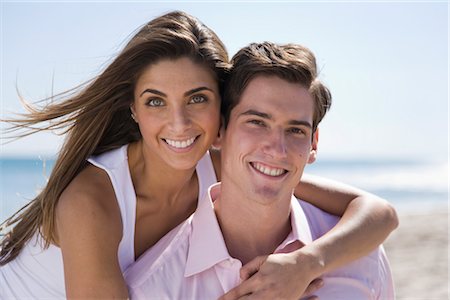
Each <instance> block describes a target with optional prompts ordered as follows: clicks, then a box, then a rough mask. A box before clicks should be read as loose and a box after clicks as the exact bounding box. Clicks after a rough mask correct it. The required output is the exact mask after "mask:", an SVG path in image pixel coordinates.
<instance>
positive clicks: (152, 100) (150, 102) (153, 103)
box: [147, 98, 164, 106]
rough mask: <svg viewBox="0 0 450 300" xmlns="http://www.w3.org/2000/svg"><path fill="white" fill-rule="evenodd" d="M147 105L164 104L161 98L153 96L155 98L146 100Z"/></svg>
mask: <svg viewBox="0 0 450 300" xmlns="http://www.w3.org/2000/svg"><path fill="white" fill-rule="evenodd" d="M147 105H148V106H163V105H164V101H163V100H162V99H159V98H155V99H150V100H149V101H148V102H147Z"/></svg>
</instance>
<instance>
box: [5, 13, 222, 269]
mask: <svg viewBox="0 0 450 300" xmlns="http://www.w3.org/2000/svg"><path fill="white" fill-rule="evenodd" d="M179 57H189V58H191V59H192V60H193V61H194V62H197V63H201V64H203V65H205V66H207V67H209V69H210V70H211V71H212V73H213V74H215V76H216V77H217V78H216V79H217V80H218V82H219V88H220V90H222V82H223V78H224V76H225V74H226V73H227V70H228V68H229V65H228V54H227V51H226V49H225V46H224V45H223V43H222V42H221V41H220V39H219V38H218V37H217V35H216V34H215V33H214V32H213V31H212V30H211V29H209V28H208V27H207V26H205V25H204V24H203V23H201V22H200V21H199V20H198V19H196V18H195V17H192V16H190V15H188V14H186V13H184V12H179V11H174V12H170V13H168V14H165V15H163V16H161V17H158V18H156V19H154V20H152V21H150V22H149V23H148V24H146V25H144V26H143V27H142V28H141V29H140V30H139V31H138V33H137V34H136V35H135V36H133V37H132V38H131V40H130V41H129V42H128V44H127V45H126V46H125V48H124V49H123V50H122V51H121V53H120V54H119V55H118V56H117V57H116V58H115V59H114V60H113V61H112V63H111V64H110V65H109V66H107V67H106V69H105V70H104V71H103V72H102V73H101V74H100V75H98V76H97V77H96V78H93V79H92V80H90V81H89V82H88V83H86V84H85V85H82V86H81V90H79V92H78V93H76V94H74V91H75V92H76V91H77V89H74V90H69V91H67V92H64V93H62V94H59V95H57V96H56V98H57V99H56V101H52V102H48V104H47V105H45V106H43V107H35V106H31V105H29V104H26V103H25V106H26V108H27V110H28V113H26V114H22V115H20V117H19V118H17V119H12V120H3V121H6V122H9V123H10V124H11V125H12V126H11V128H10V131H11V132H15V131H16V130H25V133H24V134H21V135H20V136H26V135H29V134H32V133H35V132H40V131H44V130H63V131H64V133H66V134H67V136H66V138H65V141H64V144H63V146H62V149H61V151H60V152H59V155H58V157H57V159H56V162H55V165H54V168H53V171H52V173H51V175H50V177H49V179H48V183H47V185H46V186H45V187H44V189H43V190H42V191H41V192H40V193H39V194H38V195H37V197H36V198H35V199H33V200H32V201H31V202H30V203H29V204H28V205H27V206H25V207H24V208H22V209H21V210H19V211H18V212H17V213H16V214H15V215H13V216H12V217H10V218H9V219H8V220H6V221H5V222H4V223H3V224H2V227H3V228H11V227H12V226H13V225H14V227H13V228H12V230H10V231H9V232H8V233H7V234H5V236H4V237H3V238H2V240H1V243H0V265H4V264H6V263H8V262H9V261H11V260H13V259H14V258H15V257H17V255H18V254H19V253H20V251H21V249H22V248H23V246H24V244H25V243H26V242H27V241H28V240H30V238H31V237H32V236H33V235H34V234H35V233H36V232H38V233H39V234H41V235H42V236H43V237H44V239H45V246H46V247H48V246H49V245H50V243H52V242H55V241H56V236H55V207H56V204H57V203H58V200H59V197H60V196H61V194H62V192H63V190H64V189H65V188H66V187H67V186H68V184H69V183H70V182H71V181H72V180H73V179H74V177H75V176H76V175H77V174H79V173H80V171H81V170H82V169H83V168H84V167H85V166H86V165H87V162H86V160H87V158H89V157H90V156H91V155H98V154H101V153H103V152H105V151H109V150H112V149H116V148H119V147H121V146H122V145H125V144H128V143H131V142H134V141H137V140H139V139H140V138H141V133H140V131H139V128H138V126H137V124H136V123H135V122H134V121H133V120H132V118H131V113H130V104H131V103H132V102H133V101H134V88H135V84H136V81H137V79H138V78H139V76H140V75H141V73H142V72H143V70H144V69H145V68H146V67H148V66H149V65H151V64H154V63H156V62H158V61H160V60H161V59H176V58H179ZM46 100H50V99H46ZM51 100H54V97H52V99H51ZM43 122H46V123H45V125H43ZM47 122H48V123H47Z"/></svg>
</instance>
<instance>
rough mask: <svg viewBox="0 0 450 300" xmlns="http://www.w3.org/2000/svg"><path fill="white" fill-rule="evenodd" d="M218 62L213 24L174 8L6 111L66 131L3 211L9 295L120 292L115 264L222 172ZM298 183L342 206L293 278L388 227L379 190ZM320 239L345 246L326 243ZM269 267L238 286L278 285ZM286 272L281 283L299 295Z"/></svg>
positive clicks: (324, 201) (21, 124)
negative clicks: (111, 52)
mask: <svg viewBox="0 0 450 300" xmlns="http://www.w3.org/2000/svg"><path fill="white" fill-rule="evenodd" d="M175 60H176V61H177V64H173V63H170V62H173V61H175ZM228 67H229V65H228V56H227V53H226V50H225V47H224V46H223V44H222V43H221V41H220V40H219V39H218V37H217V36H216V35H215V34H214V32H212V31H211V30H210V29H209V28H207V27H206V26H205V25H203V24H202V23H200V22H199V21H198V20H197V19H195V18H193V17H191V16H189V15H187V14H185V13H182V12H172V13H169V14H166V15H164V16H161V17H159V18H156V19H154V20H153V21H151V22H150V23H148V24H147V25H145V26H144V27H143V28H142V29H141V30H140V31H139V32H138V33H137V34H136V35H135V36H134V37H133V38H132V39H131V40H130V42H129V43H128V44H127V46H126V47H125V49H124V50H123V51H122V52H121V53H120V54H119V55H118V57H117V58H116V59H115V60H114V61H113V62H112V63H111V64H110V65H109V66H108V67H107V68H106V70H105V71H104V72H103V73H102V74H100V75H99V76H98V77H97V78H95V79H93V80H92V81H91V82H90V83H89V84H88V85H87V86H86V87H85V88H84V89H83V90H81V91H80V92H79V93H78V94H76V95H75V96H71V97H67V98H66V99H63V98H64V96H66V94H62V95H60V98H62V99H63V101H60V102H57V103H52V104H49V105H48V106H45V107H44V108H42V109H34V108H31V111H30V113H29V114H28V115H25V116H24V118H23V119H20V120H14V121H13V122H14V124H15V126H16V127H15V128H19V129H20V128H32V126H33V125H36V124H40V123H41V122H43V121H52V123H50V125H48V126H47V127H45V128H44V129H47V130H51V129H55V128H65V129H67V137H66V140H65V143H64V145H63V148H62V150H61V152H60V154H59V156H58V158H57V160H56V163H55V166H54V169H53V171H52V174H51V175H50V178H49V181H48V184H47V186H46V187H45V188H44V190H43V191H42V192H41V193H40V194H39V195H38V196H37V197H36V199H34V200H33V201H32V202H31V203H30V204H29V205H28V207H27V208H26V209H25V210H24V211H23V212H21V213H20V214H19V215H18V216H17V217H14V218H12V219H10V220H9V223H11V224H14V223H16V224H15V226H14V228H13V230H12V231H11V232H10V233H9V234H8V235H6V236H5V238H4V239H3V240H2V243H1V245H2V249H1V253H0V262H1V264H2V265H3V266H2V267H1V268H0V274H1V276H2V277H3V279H4V280H3V282H4V287H5V288H4V290H5V293H6V295H7V296H11V297H26V296H28V297H34V298H45V297H47V298H49V297H69V298H72V297H83V298H87V297H93V298H98V297H102V298H115V297H119V298H126V297H127V289H126V283H125V282H124V279H123V276H122V272H123V271H124V270H125V269H126V268H127V266H129V265H130V264H131V263H133V262H134V260H135V259H136V258H137V257H139V256H140V255H141V254H142V253H143V252H144V251H145V250H147V249H148V248H150V247H152V246H153V245H154V244H155V243H156V242H157V241H158V240H159V239H160V238H161V237H162V236H164V235H165V234H166V233H167V232H168V231H170V230H171V229H172V228H174V227H175V226H176V225H178V224H179V223H181V222H182V221H183V220H185V219H186V218H187V217H188V216H189V215H190V214H192V212H193V211H194V210H195V208H196V203H197V198H198V197H201V196H202V195H203V193H204V192H205V191H206V189H207V188H208V186H209V185H210V184H211V183H214V182H215V181H216V180H219V179H220V178H217V174H219V171H218V170H219V168H220V156H219V154H218V153H217V152H216V151H213V150H211V151H210V152H207V151H208V149H209V148H210V147H211V145H212V143H213V142H214V140H215V139H216V137H217V133H218V130H219V125H220V122H219V120H220V112H219V111H220V99H221V94H222V89H221V85H222V81H223V79H224V76H226V72H227V70H228ZM162 70H164V71H165V72H161V71H162ZM163 73H164V74H166V75H161V74H163ZM167 74H168V75H167ZM40 130H42V129H31V133H32V132H36V131H40ZM205 153H206V154H205ZM298 190H299V191H302V190H303V191H304V193H305V194H303V193H302V192H300V193H296V195H297V196H298V197H302V198H305V199H306V200H308V199H309V198H308V197H306V195H307V194H310V192H311V193H312V195H313V196H314V197H311V194H310V197H311V198H314V199H315V198H317V199H319V200H317V201H316V200H314V201H312V202H311V203H313V204H316V205H318V206H320V207H323V208H325V209H326V210H328V211H330V212H332V213H338V214H342V213H343V212H344V210H345V211H346V213H345V214H344V217H343V219H342V222H341V223H340V224H338V225H337V227H336V230H335V231H334V232H331V233H330V234H329V235H328V236H325V238H323V239H321V240H320V241H319V242H318V243H317V252H314V253H303V252H301V250H298V251H296V252H294V253H292V254H291V255H292V257H294V258H295V259H297V260H298V261H299V263H298V264H297V265H296V267H294V268H293V267H290V268H289V269H286V271H285V272H283V274H286V276H290V277H292V278H294V279H297V277H296V275H297V276H298V277H299V279H298V280H301V275H302V272H301V271H300V270H303V272H304V271H307V269H304V268H303V266H305V261H306V262H309V261H311V262H313V263H315V262H317V261H319V260H320V261H321V262H323V263H326V264H329V265H330V267H335V266H337V265H340V264H342V263H343V262H346V261H348V260H352V259H355V258H358V257H360V256H362V255H364V254H366V253H368V252H369V251H370V250H371V249H373V248H374V247H375V246H377V245H378V244H379V243H381V242H382V240H384V238H385V237H386V236H387V234H388V233H389V232H390V231H391V230H393V229H394V228H395V226H396V222H397V220H396V216H395V212H394V211H393V209H392V208H391V207H390V206H389V205H387V204H386V203H385V202H384V201H382V200H375V199H374V198H373V197H367V196H363V195H362V194H358V193H356V192H355V191H354V190H352V189H344V190H339V188H336V187H335V186H333V185H331V186H329V185H326V186H325V187H324V186H321V183H320V182H319V183H317V184H315V183H314V184H301V185H300V186H299V189H298ZM330 195H331V196H332V197H330ZM353 198H355V199H353ZM329 199H336V200H335V201H332V202H329V201H328V200H329ZM352 199H353V200H352ZM350 201H351V202H350ZM349 203H350V204H349ZM347 206H348V207H347ZM346 208H347V209H346ZM361 209H362V210H361ZM348 220H350V221H348ZM373 225H376V226H373ZM375 227H376V229H374V228H375ZM361 241H363V243H361ZM330 243H332V244H333V247H335V248H334V249H339V247H341V248H348V249H350V248H351V249H352V250H353V251H352V252H351V253H345V252H339V253H335V252H330V250H328V249H329V247H328V245H329V244H330ZM335 244H337V246H336V245H335ZM336 247H338V248H336ZM344 253H345V254H344ZM273 258H277V256H271V257H269V259H268V260H267V262H266V263H262V261H261V258H257V259H256V260H255V261H254V262H253V264H252V263H250V265H249V266H250V269H251V271H250V273H252V272H253V270H254V269H256V270H259V269H260V273H261V274H266V273H267V271H266V270H272V269H275V270H279V269H280V268H283V267H282V265H278V264H274V263H273ZM255 264H256V265H257V266H256V267H255ZM283 270H284V269H283ZM289 270H291V271H289ZM268 273H269V276H264V278H266V279H264V280H263V281H261V282H262V284H260V285H255V283H254V282H249V283H248V284H247V285H243V288H245V294H247V293H251V292H254V293H256V292H258V291H262V292H264V286H267V283H271V285H272V286H274V284H272V283H273V282H275V283H278V284H283V281H277V280H278V279H279V277H278V275H277V274H276V272H271V271H269V272H268ZM252 278H253V277H252ZM293 281H294V282H293V283H292V284H290V285H288V286H281V285H280V286H279V287H278V288H279V291H281V290H283V291H286V290H289V291H291V292H292V295H297V294H299V295H300V294H302V293H303V289H304V288H303V287H302V288H301V289H300V290H299V288H298V286H299V284H298V282H296V280H293ZM284 285H287V284H285V283H284ZM307 285H308V282H307V283H304V284H303V285H301V286H307ZM64 287H65V288H64ZM239 293H240V292H239V291H238V294H236V296H239ZM264 295H268V294H264V293H263V294H262V296H264Z"/></svg>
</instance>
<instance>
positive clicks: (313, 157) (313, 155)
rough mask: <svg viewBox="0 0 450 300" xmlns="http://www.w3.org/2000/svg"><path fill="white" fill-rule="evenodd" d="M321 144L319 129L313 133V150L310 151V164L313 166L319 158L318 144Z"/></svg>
mask: <svg viewBox="0 0 450 300" xmlns="http://www.w3.org/2000/svg"><path fill="white" fill-rule="evenodd" d="M318 143H319V128H316V131H315V132H314V133H313V136H312V141H311V150H310V151H309V158H308V164H312V163H313V162H315V161H316V156H317V144H318Z"/></svg>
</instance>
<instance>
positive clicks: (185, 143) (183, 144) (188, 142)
mask: <svg viewBox="0 0 450 300" xmlns="http://www.w3.org/2000/svg"><path fill="white" fill-rule="evenodd" d="M165 141H166V143H167V144H169V145H170V146H172V147H175V148H179V149H183V148H186V147H189V146H190V145H192V143H193V142H194V141H195V137H193V138H190V139H188V140H184V141H175V140H169V139H165Z"/></svg>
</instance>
